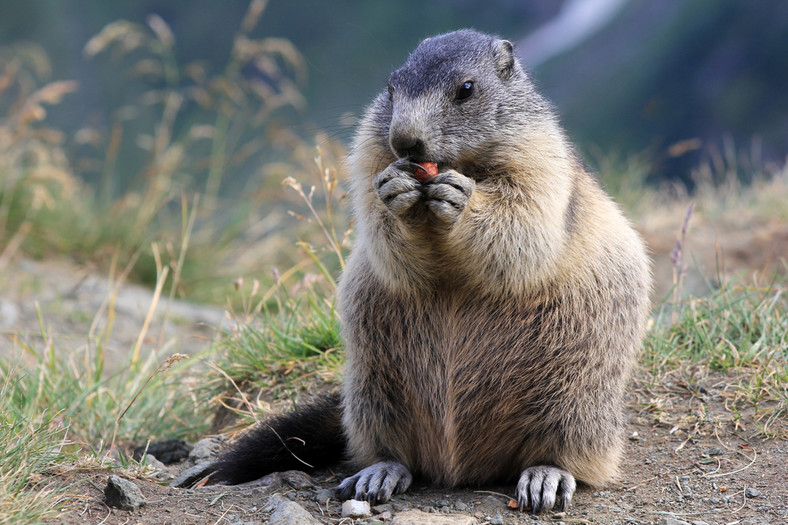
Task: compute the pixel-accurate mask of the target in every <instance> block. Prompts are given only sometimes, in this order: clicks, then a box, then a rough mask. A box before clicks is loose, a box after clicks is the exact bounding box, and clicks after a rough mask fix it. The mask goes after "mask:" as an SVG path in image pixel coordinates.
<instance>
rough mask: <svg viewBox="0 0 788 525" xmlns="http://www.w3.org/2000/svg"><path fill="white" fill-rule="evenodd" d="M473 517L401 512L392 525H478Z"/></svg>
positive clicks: (416, 511) (409, 511)
mask: <svg viewBox="0 0 788 525" xmlns="http://www.w3.org/2000/svg"><path fill="white" fill-rule="evenodd" d="M477 524H478V522H477V521H476V519H475V518H474V517H473V516H464V515H462V514H428V513H426V512H422V511H420V510H415V509H413V510H406V511H405V512H400V513H399V514H397V515H396V516H394V519H393V520H392V521H391V525H477Z"/></svg>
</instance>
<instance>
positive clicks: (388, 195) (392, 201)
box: [373, 160, 421, 216]
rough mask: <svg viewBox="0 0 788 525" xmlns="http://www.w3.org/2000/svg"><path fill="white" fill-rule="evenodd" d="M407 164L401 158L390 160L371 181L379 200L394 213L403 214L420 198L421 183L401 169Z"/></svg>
mask: <svg viewBox="0 0 788 525" xmlns="http://www.w3.org/2000/svg"><path fill="white" fill-rule="evenodd" d="M409 164H410V163H407V162H406V163H403V162H402V161H401V160H398V161H396V162H392V163H391V164H389V166H388V167H387V168H386V169H384V170H383V171H381V172H380V173H379V174H378V175H377V177H375V180H374V181H373V185H374V187H375V190H377V192H378V196H379V197H380V200H382V201H383V204H385V205H386V207H388V209H389V210H391V212H392V213H393V214H394V215H399V216H401V215H404V214H405V213H406V212H407V211H408V210H410V209H411V208H412V207H413V205H414V204H416V203H417V202H418V201H419V199H420V198H421V191H420V186H421V185H420V184H419V183H418V181H416V179H414V178H413V176H412V175H411V174H410V173H409V172H408V171H405V170H404V169H403V168H404V167H407V166H408V165H409Z"/></svg>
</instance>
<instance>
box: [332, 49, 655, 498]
mask: <svg viewBox="0 0 788 525" xmlns="http://www.w3.org/2000/svg"><path fill="white" fill-rule="evenodd" d="M499 48H500V45H499ZM509 49H510V47H509ZM496 56H497V55H496ZM414 60H415V59H414ZM496 60H498V61H499V62H500V61H501V60H502V59H500V58H496ZM417 66H418V65H417ZM417 66H413V67H417ZM515 67H516V68H517V70H518V71H519V65H515ZM425 74H426V72H425ZM522 74H523V77H522V78H520V77H518V80H516V81H517V82H519V83H521V84H522V83H523V82H527V80H523V79H524V78H525V74H524V73H522ZM518 75H519V73H518ZM501 76H502V78H503V80H504V82H502V85H503V86H508V85H510V84H507V83H506V82H508V79H507V78H504V77H503V74H501ZM515 87H518V89H521V90H524V91H525V92H527V94H528V97H530V98H527V99H523V100H519V99H518V100H514V101H512V100H507V101H506V104H507V105H508V106H510V107H513V108H515V109H514V111H511V110H509V112H510V116H509V117H504V118H510V119H511V120H512V123H511V126H507V127H495V126H499V124H492V122H493V120H492V119H491V126H494V127H492V128H490V129H489V130H486V131H487V132H489V133H490V134H491V138H490V139H489V140H486V142H485V145H484V149H483V150H482V149H481V148H482V147H481V146H479V148H476V149H474V148H469V149H468V151H466V152H464V153H463V155H464V156H462V157H460V156H455V157H453V158H452V160H453V161H454V162H453V163H451V166H447V169H451V168H453V169H456V170H457V172H458V173H460V174H462V173H463V169H464V167H466V166H472V168H470V167H469V168H468V169H467V170H466V171H467V172H468V173H466V175H467V176H468V177H469V178H471V179H473V181H474V184H475V187H474V189H473V192H472V193H471V195H470V197H469V198H468V201H467V205H466V206H465V208H464V209H463V210H462V212H461V213H460V215H459V217H458V218H457V220H456V222H454V223H453V224H450V225H448V226H447V225H445V224H437V223H436V222H435V221H434V220H432V219H431V218H430V215H429V212H427V211H422V212H421V215H416V216H415V218H413V219H412V220H403V219H402V218H401V217H398V216H396V215H395V214H393V213H392V212H391V210H390V209H389V207H387V206H386V204H384V202H383V201H382V200H381V198H380V197H379V195H378V192H377V191H376V187H375V185H374V183H373V181H374V179H375V177H376V176H377V175H378V174H379V173H381V172H382V171H383V170H385V169H386V168H387V167H388V166H389V165H390V164H391V163H392V162H394V161H396V160H397V155H396V154H395V153H394V152H393V151H392V147H391V145H390V137H389V129H391V127H392V126H391V120H392V110H391V104H393V105H394V106H395V109H397V110H398V111H400V112H412V113H415V114H416V117H414V118H412V119H411V122H410V126H411V127H413V128H414V129H417V130H418V129H422V131H423V128H424V127H425V126H429V127H430V130H431V131H430V133H433V132H434V128H440V126H439V125H438V123H439V122H440V119H441V118H445V117H444V115H446V114H447V113H445V112H444V113H439V112H437V111H438V110H435V109H430V108H434V107H435V104H436V102H434V101H435V100H438V98H439V97H443V96H444V93H443V92H442V91H439V90H437V89H436V90H432V91H431V90H430V89H426V91H425V90H422V91H423V93H422V92H416V90H415V88H414V89H413V90H412V91H413V92H414V93H416V95H415V96H404V95H400V94H399V92H395V95H393V98H392V99H391V100H389V98H388V97H387V96H386V94H383V95H381V96H380V97H378V98H377V99H376V100H375V102H373V104H372V106H370V108H369V109H368V111H367V115H366V117H365V118H364V120H363V121H362V123H361V125H360V128H359V131H358V135H357V137H356V140H355V143H354V147H353V151H352V154H351V156H350V161H349V164H350V168H351V183H352V193H353V197H354V209H355V215H356V220H357V224H358V239H357V243H356V246H355V248H354V250H353V253H352V256H351V257H350V260H349V261H348V264H347V268H346V270H345V273H344V275H343V277H342V279H341V283H340V291H339V295H340V306H341V314H342V322H343V333H344V338H345V343H346V348H347V349H346V355H347V367H346V376H345V386H344V393H343V395H344V402H343V407H344V416H343V417H344V419H343V425H344V428H345V432H346V434H347V437H348V441H349V451H350V456H351V458H352V459H353V460H354V461H355V462H357V463H358V464H359V466H367V465H371V464H373V463H375V462H377V461H384V460H393V461H396V462H399V463H402V464H403V465H405V466H406V467H407V468H408V469H409V470H410V471H411V472H413V473H414V474H419V475H422V476H424V477H426V478H427V479H429V480H432V481H433V482H435V483H438V484H442V485H450V486H451V485H459V484H478V483H483V482H488V481H492V480H502V479H516V478H517V476H519V475H520V473H521V472H522V471H523V470H524V469H526V468H528V467H530V466H534V465H555V466H558V467H560V468H562V469H564V470H566V471H568V472H569V473H571V474H572V475H574V476H575V477H576V478H577V479H578V480H580V481H583V482H585V483H587V484H589V485H593V486H601V485H603V484H605V483H606V482H608V481H610V480H611V479H612V478H613V477H614V476H615V475H616V473H617V469H618V464H619V459H620V456H621V450H622V435H623V431H624V418H623V413H622V403H623V395H624V388H625V385H626V383H627V379H628V377H629V374H630V369H631V367H632V364H633V362H634V359H635V356H636V354H637V351H638V348H639V346H640V342H641V339H642V336H643V333H644V325H645V319H646V316H647V312H648V300H647V298H648V293H649V289H650V273H649V263H648V260H647V257H646V254H645V250H644V248H643V243H642V241H641V240H640V238H639V237H638V235H637V234H636V233H635V232H634V231H633V230H632V228H631V227H630V226H629V225H628V223H627V221H626V220H625V219H624V217H623V216H622V213H621V211H620V210H619V208H618V207H617V206H616V205H615V204H614V203H613V202H612V201H611V199H610V198H609V197H608V196H607V195H605V193H604V192H603V191H602V190H601V189H600V187H599V185H598V183H597V182H596V181H595V180H594V178H593V177H592V176H590V175H589V174H588V173H587V172H586V171H585V170H584V168H583V167H582V166H581V164H580V163H579V162H578V161H577V160H576V158H575V156H574V154H573V152H572V148H571V146H570V145H569V143H568V142H567V141H566V139H565V138H564V135H563V133H562V131H561V129H560V127H559V126H558V124H557V123H556V120H555V119H554V118H553V117H552V114H551V112H550V111H549V109H540V110H539V111H531V110H530V109H529V110H527V108H526V107H525V105H526V104H529V106H528V108H530V107H531V106H532V105H534V104H536V105H539V104H542V105H544V104H545V103H544V101H543V99H541V98H540V97H539V96H538V94H535V93H533V89H532V86H531V85H530V83H529V84H527V85H519V84H518V86H515ZM480 89H481V88H480ZM479 96H480V97H482V96H484V97H507V96H510V94H509V93H508V92H507V91H506V89H504V88H500V87H497V88H488V89H487V91H485V92H483V93H481V94H480V95H479ZM482 102H484V100H483V99H482ZM521 106H522V108H521V110H518V109H517V108H518V107H521ZM446 111H449V110H446ZM452 111H453V110H452ZM425 112H429V114H426V115H425V114H424V113H425ZM397 114H398V115H399V114H400V113H397ZM397 118H400V117H397ZM461 135H462V132H461V131H460V132H458V134H455V135H452V137H450V139H451V140H453V141H458V140H462V139H463V137H462V136H461ZM444 139H445V137H440V139H436V141H437V144H438V146H437V149H436V150H433V151H439V150H440V149H441V145H442V144H443V143H442V142H441V140H444ZM445 140H449V139H445ZM430 147H432V146H430ZM427 160H430V159H427Z"/></svg>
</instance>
